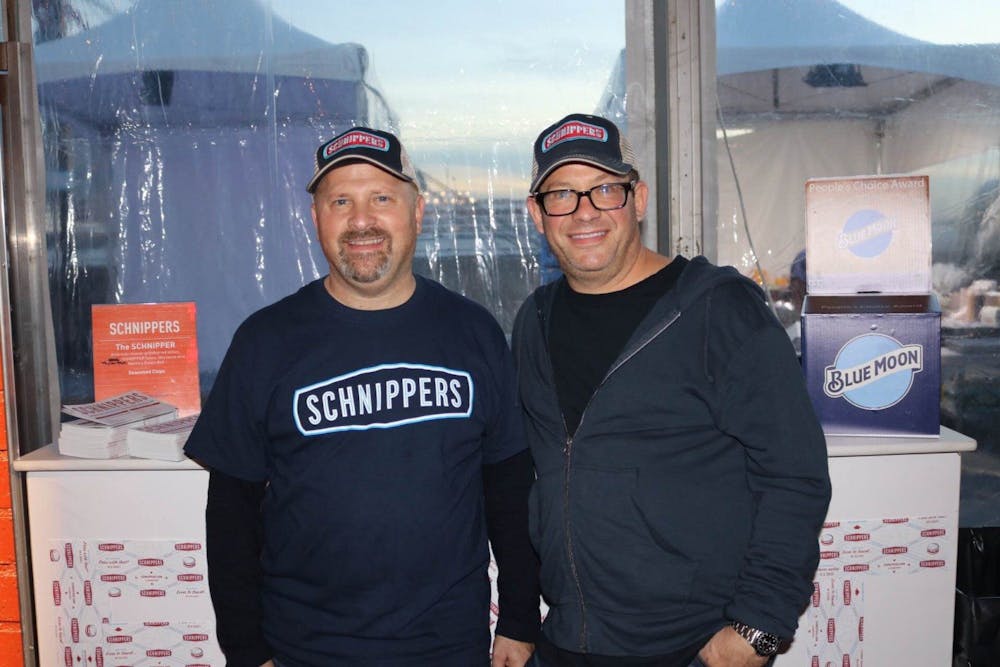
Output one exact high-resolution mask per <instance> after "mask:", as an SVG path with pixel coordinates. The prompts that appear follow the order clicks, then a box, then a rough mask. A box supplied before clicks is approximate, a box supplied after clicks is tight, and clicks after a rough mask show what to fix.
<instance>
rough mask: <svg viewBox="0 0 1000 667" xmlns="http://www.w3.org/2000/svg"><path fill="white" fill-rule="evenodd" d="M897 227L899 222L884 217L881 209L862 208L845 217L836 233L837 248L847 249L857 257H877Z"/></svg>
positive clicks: (886, 245) (890, 241)
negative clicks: (838, 231) (840, 228)
mask: <svg viewBox="0 0 1000 667" xmlns="http://www.w3.org/2000/svg"><path fill="white" fill-rule="evenodd" d="M897 229H899V222H898V221H897V220H894V219H892V218H889V217H886V216H885V215H884V214H883V213H882V212H881V211H876V210H873V209H863V210H861V211H857V212H855V213H854V214H852V215H851V217H849V218H848V219H847V222H845V223H844V228H843V230H842V231H841V232H840V234H838V235H837V248H838V249H839V250H845V249H846V250H849V251H850V252H851V254H853V255H855V256H857V257H864V258H872V257H878V256H879V255H881V254H882V253H883V252H885V251H886V250H887V249H888V248H889V245H890V244H891V243H892V235H893V232H895V231H896V230H897Z"/></svg>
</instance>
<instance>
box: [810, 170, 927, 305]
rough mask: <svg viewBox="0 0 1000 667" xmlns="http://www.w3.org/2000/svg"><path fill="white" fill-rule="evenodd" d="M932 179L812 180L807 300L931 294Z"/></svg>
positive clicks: (894, 177)
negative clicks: (875, 294) (816, 296)
mask: <svg viewBox="0 0 1000 667" xmlns="http://www.w3.org/2000/svg"><path fill="white" fill-rule="evenodd" d="M929 193H930V185H929V179H928V177H927V176H857V177H850V178H816V179H810V180H808V181H806V193H805V197H806V266H807V267H808V272H807V274H806V287H807V291H808V293H809V294H857V293H864V292H883V293H889V294H921V293H928V292H930V291H931V217H930V194H929Z"/></svg>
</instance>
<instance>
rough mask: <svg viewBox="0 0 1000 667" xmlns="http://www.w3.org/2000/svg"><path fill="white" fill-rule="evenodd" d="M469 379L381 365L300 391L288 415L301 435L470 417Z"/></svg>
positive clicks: (471, 389)
mask: <svg viewBox="0 0 1000 667" xmlns="http://www.w3.org/2000/svg"><path fill="white" fill-rule="evenodd" d="M474 394H475V390H474V386H473V382H472V376H471V375H469V374H468V373H466V372H465V371H457V370H453V369H451V368H443V367H440V366H427V365H423V364H405V363H400V364H382V365H379V366H373V367H370V368H362V369H359V370H356V371H352V372H350V373H346V374H344V375H338V376H337V377H333V378H330V379H328V380H323V381H322V382H317V383H315V384H311V385H309V386H307V387H302V388H301V389H298V390H297V391H296V392H295V396H294V399H293V405H292V414H293V415H294V418H295V426H296V428H298V430H299V433H301V434H302V435H307V436H311V435H323V434H326V433H335V432H337V431H363V430H368V429H373V428H395V427H397V426H404V425H406V424H415V423H419V422H424V421H430V420H434V419H464V418H468V417H469V416H470V415H471V414H472V400H473V396H474Z"/></svg>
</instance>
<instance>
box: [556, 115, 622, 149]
mask: <svg viewBox="0 0 1000 667" xmlns="http://www.w3.org/2000/svg"><path fill="white" fill-rule="evenodd" d="M574 139H589V140H591V141H607V140H608V131H607V130H605V129H604V128H603V127H598V126H597V125H591V124H590V123H584V122H582V121H578V120H574V121H570V122H568V123H563V124H562V125H560V126H559V127H557V128H556V129H554V130H552V131H551V132H549V134H548V135H547V136H546V137H545V139H543V140H542V151H543V152H545V153H547V152H549V151H550V150H552V149H553V148H554V147H556V146H558V145H559V144H561V143H565V142H567V141H573V140H574Z"/></svg>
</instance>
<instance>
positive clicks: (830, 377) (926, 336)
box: [802, 294, 941, 437]
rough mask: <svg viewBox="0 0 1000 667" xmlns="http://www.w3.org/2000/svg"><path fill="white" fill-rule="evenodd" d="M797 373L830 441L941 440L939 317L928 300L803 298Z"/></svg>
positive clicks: (926, 297)
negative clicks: (865, 438) (881, 438)
mask: <svg viewBox="0 0 1000 667" xmlns="http://www.w3.org/2000/svg"><path fill="white" fill-rule="evenodd" d="M802 369H803V371H804V373H805V378H806V387H807V388H808V390H809V396H810V397H811V398H812V402H813V405H814V406H815V408H816V414H817V415H818V416H819V420H820V423H821V424H822V425H823V431H824V432H825V433H826V434H827V435H864V436H872V435H882V436H928V437H937V436H938V435H939V434H940V419H939V417H940V395H941V310H940V307H939V306H938V304H937V300H936V299H935V298H934V297H933V296H931V295H929V294H917V295H885V294H882V295H855V296H816V295H809V296H807V297H806V300H805V303H804V304H803V308H802Z"/></svg>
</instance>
